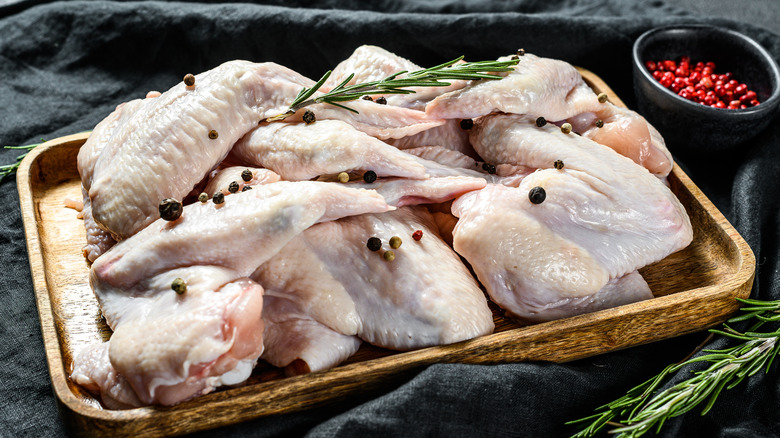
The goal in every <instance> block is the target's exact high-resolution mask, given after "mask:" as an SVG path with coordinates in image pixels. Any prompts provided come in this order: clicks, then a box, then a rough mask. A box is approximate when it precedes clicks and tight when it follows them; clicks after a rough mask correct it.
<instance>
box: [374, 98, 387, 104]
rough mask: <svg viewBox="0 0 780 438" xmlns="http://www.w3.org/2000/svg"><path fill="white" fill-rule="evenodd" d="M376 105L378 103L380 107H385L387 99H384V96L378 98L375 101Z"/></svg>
mask: <svg viewBox="0 0 780 438" xmlns="http://www.w3.org/2000/svg"><path fill="white" fill-rule="evenodd" d="M376 103H378V104H380V105H387V99H385V98H384V96H383V97H379V98H377V99H376Z"/></svg>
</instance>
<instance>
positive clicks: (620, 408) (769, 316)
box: [566, 298, 780, 438]
mask: <svg viewBox="0 0 780 438" xmlns="http://www.w3.org/2000/svg"><path fill="white" fill-rule="evenodd" d="M737 300H738V301H739V302H740V303H742V305H743V306H742V307H741V308H740V310H741V311H743V312H746V313H745V314H742V315H740V316H736V317H734V318H731V319H729V320H728V321H727V323H724V324H723V328H722V329H711V330H710V332H711V333H713V334H717V335H722V336H727V337H730V338H734V339H739V340H741V341H743V342H742V343H741V344H739V345H737V346H735V347H731V348H727V349H723V350H704V351H705V352H707V353H709V354H705V355H702V356H698V357H693V358H690V359H686V360H684V361H682V362H679V363H676V364H673V365H669V366H667V367H666V368H665V369H664V370H663V371H661V373H659V374H658V375H657V376H655V377H653V378H651V379H650V380H647V381H646V382H644V383H642V384H640V385H638V386H635V387H634V388H631V389H630V390H628V392H626V395H624V396H623V397H621V398H619V399H617V400H615V401H612V402H610V403H607V404H606V405H603V406H600V407H598V408H596V413H595V414H594V415H591V416H589V417H585V418H581V419H579V420H574V421H569V422H567V423H566V424H580V423H589V424H588V425H587V426H586V427H585V428H584V429H582V430H580V431H579V432H577V433H576V434H574V435H573V437H576V438H586V437H592V436H595V435H596V434H598V433H599V432H601V431H602V430H604V429H605V428H606V427H607V426H612V427H613V429H611V430H609V433H610V434H614V435H616V436H617V437H639V436H642V435H644V434H645V433H646V432H648V431H650V430H655V432H656V433H658V432H659V431H660V430H661V427H663V424H664V422H665V421H666V420H668V419H669V418H673V417H676V416H679V415H682V414H684V413H686V412H688V411H690V410H692V409H694V408H695V407H696V406H698V405H699V404H700V403H702V402H705V405H704V408H703V410H702V412H701V415H705V414H706V413H707V412H709V411H710V409H711V408H712V406H713V404H714V403H715V400H716V399H717V398H718V395H720V393H721V391H723V389H731V388H733V387H735V386H737V385H738V384H739V383H740V382H741V381H742V380H743V379H744V378H745V377H750V376H752V375H753V374H755V373H757V372H758V371H759V370H761V369H765V370H766V371H765V372H769V367H770V366H771V364H772V361H773V360H774V359H775V357H777V355H778V353H780V330H775V331H770V332H763V333H761V332H756V330H757V329H758V328H760V327H761V326H762V325H764V324H766V323H768V322H776V321H780V301H762V300H746V299H739V298H738V299H737ZM751 319H755V320H756V322H755V323H754V324H753V325H752V326H751V327H750V328H749V329H748V330H746V331H745V332H739V331H737V330H735V329H733V328H731V327H730V326H729V325H728V323H734V322H740V321H747V320H751ZM699 362H708V363H710V366H709V367H708V368H706V369H704V370H700V371H695V372H694V376H693V377H691V378H689V379H687V380H684V381H682V382H680V383H678V384H676V385H674V386H672V387H670V388H668V389H665V390H663V391H661V392H657V389H658V388H659V386H661V385H662V384H663V383H664V381H665V380H666V378H667V377H668V376H670V375H671V374H673V373H675V372H677V371H679V370H680V369H681V368H682V367H684V366H686V365H689V364H693V363H699ZM616 419H619V420H617V421H616Z"/></svg>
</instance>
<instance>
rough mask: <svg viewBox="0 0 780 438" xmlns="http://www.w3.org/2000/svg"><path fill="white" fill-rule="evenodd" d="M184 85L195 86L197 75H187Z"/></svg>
mask: <svg viewBox="0 0 780 438" xmlns="http://www.w3.org/2000/svg"><path fill="white" fill-rule="evenodd" d="M184 85H186V86H188V87H191V86H193V85H195V75H193V74H192V73H187V74H186V75H184Z"/></svg>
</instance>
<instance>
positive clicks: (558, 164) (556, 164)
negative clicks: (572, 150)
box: [553, 160, 563, 170]
mask: <svg viewBox="0 0 780 438" xmlns="http://www.w3.org/2000/svg"><path fill="white" fill-rule="evenodd" d="M553 167H554V168H556V169H558V170H561V169H563V161H561V160H555V162H554V163H553Z"/></svg>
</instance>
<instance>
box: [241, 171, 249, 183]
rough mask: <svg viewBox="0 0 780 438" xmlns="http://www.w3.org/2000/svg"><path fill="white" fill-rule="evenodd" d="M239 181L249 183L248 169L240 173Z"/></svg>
mask: <svg viewBox="0 0 780 438" xmlns="http://www.w3.org/2000/svg"><path fill="white" fill-rule="evenodd" d="M241 179H243V180H244V181H247V182H249V181H251V180H252V171H251V170H249V169H244V171H243V172H241Z"/></svg>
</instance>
